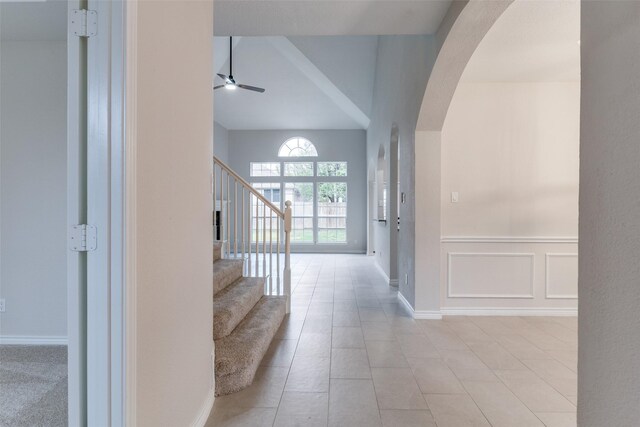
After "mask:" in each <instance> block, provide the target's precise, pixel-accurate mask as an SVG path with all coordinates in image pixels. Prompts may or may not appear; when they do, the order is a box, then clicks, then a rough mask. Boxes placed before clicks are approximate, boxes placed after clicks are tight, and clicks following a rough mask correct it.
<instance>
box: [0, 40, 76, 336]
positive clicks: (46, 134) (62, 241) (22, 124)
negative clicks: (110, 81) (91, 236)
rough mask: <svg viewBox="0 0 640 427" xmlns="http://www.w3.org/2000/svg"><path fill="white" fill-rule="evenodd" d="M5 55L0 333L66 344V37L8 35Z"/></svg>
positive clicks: (0, 104) (1, 73)
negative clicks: (27, 38) (15, 38)
mask: <svg viewBox="0 0 640 427" xmlns="http://www.w3.org/2000/svg"><path fill="white" fill-rule="evenodd" d="M0 54H1V57H0V64H1V67H2V68H1V69H0V77H1V81H0V94H1V98H0V110H1V114H2V117H1V119H0V120H1V122H2V123H1V127H0V129H1V133H0V141H1V146H0V159H1V162H2V164H1V166H0V171H1V176H0V209H1V212H0V228H1V229H0V234H1V235H2V247H1V248H0V298H4V299H5V300H6V311H5V312H4V313H0V336H1V337H2V341H5V342H8V343H41V344H42V343H50V344H65V343H66V339H67V264H66V254H67V236H66V228H67V227H66V224H67V220H66V215H67V207H66V200H67V160H66V159H67V96H66V94H67V43H66V41H3V42H2V44H1V47H0ZM34 313H37V315H34Z"/></svg>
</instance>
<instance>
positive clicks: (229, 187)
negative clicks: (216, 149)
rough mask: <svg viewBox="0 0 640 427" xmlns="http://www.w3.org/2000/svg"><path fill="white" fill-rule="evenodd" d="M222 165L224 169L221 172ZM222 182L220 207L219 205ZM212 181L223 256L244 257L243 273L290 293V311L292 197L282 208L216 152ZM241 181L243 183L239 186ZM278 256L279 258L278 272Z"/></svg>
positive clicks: (268, 291) (268, 288)
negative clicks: (282, 248) (282, 209)
mask: <svg viewBox="0 0 640 427" xmlns="http://www.w3.org/2000/svg"><path fill="white" fill-rule="evenodd" d="M218 168H219V169H220V170H219V175H218ZM218 180H219V181H218ZM225 181H226V183H225ZM218 183H219V190H220V195H219V196H220V199H219V200H220V207H219V208H218V207H217V201H218V193H217V191H218ZM211 184H212V192H213V200H214V217H213V218H214V221H215V224H216V229H215V235H216V236H217V237H216V238H217V239H219V240H221V241H222V242H223V250H222V256H223V257H224V256H225V253H226V256H227V257H233V258H235V259H238V258H241V259H244V261H245V262H244V267H243V271H244V273H243V274H246V275H247V277H264V278H265V282H264V287H265V289H264V292H265V295H271V296H284V297H286V313H290V312H291V234H292V219H293V218H292V215H293V209H292V203H291V201H290V200H286V201H285V203H284V205H285V208H284V211H281V210H280V209H279V208H278V207H277V206H275V205H274V204H273V203H272V202H271V201H270V200H268V199H267V198H266V197H265V196H264V195H263V194H262V193H260V191H259V190H258V189H256V188H254V187H253V186H252V185H251V184H249V183H248V182H247V181H246V180H245V179H243V178H242V177H241V176H240V175H238V174H237V173H236V172H235V171H233V170H232V169H231V168H230V167H229V166H227V165H226V164H225V163H224V162H223V161H221V160H220V159H219V158H217V157H216V156H213V176H212V182H211ZM238 184H240V185H239V186H238ZM238 187H240V193H238ZM245 191H246V193H245ZM254 208H255V209H254ZM274 217H275V218H274ZM274 219H275V227H274V224H273V220H274ZM281 221H282V224H281V223H280V222H281ZM281 225H282V228H281ZM238 231H239V233H238ZM274 231H275V236H274ZM281 232H283V234H284V254H283V255H284V270H282V269H281V264H280V257H281V252H280V251H281V245H280V242H281V240H282V234H281ZM274 238H275V250H276V252H275V254H274ZM238 239H239V240H238ZM245 245H246V246H245ZM274 256H275V258H276V259H275V274H274V260H273V258H274ZM252 265H253V267H254V268H252ZM260 267H262V268H260ZM281 277H282V278H283V279H284V280H283V281H281ZM274 285H275V287H274Z"/></svg>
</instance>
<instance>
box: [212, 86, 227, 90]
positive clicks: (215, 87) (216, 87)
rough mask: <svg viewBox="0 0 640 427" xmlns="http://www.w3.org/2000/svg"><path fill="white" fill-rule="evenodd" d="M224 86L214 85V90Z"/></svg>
mask: <svg viewBox="0 0 640 427" xmlns="http://www.w3.org/2000/svg"><path fill="white" fill-rule="evenodd" d="M223 87H224V85H218V86H214V87H213V90H216V89H220V88H223Z"/></svg>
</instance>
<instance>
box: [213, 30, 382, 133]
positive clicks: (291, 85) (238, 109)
mask: <svg viewBox="0 0 640 427" xmlns="http://www.w3.org/2000/svg"><path fill="white" fill-rule="evenodd" d="M214 44H215V46H214V49H215V54H214V60H215V70H216V71H217V72H221V73H223V74H228V67H229V61H228V58H229V39H228V38H227V37H216V38H215V43H214ZM377 48H378V38H377V37H375V36H345V37H292V38H286V37H234V50H233V68H234V69H233V75H234V78H235V79H236V81H237V82H238V83H244V84H249V85H252V86H260V87H264V88H265V89H266V92H265V93H263V94H259V93H255V92H250V91H244V90H235V91H232V92H231V91H227V90H225V89H219V90H217V91H216V92H215V120H216V121H217V122H218V123H220V124H221V125H222V126H224V127H225V128H227V129H235V130H239V129H366V128H367V126H368V124H369V115H370V113H371V102H372V96H373V84H374V80H375V68H376V67H375V65H376V58H377ZM221 83H222V81H221V80H220V79H218V78H216V84H221Z"/></svg>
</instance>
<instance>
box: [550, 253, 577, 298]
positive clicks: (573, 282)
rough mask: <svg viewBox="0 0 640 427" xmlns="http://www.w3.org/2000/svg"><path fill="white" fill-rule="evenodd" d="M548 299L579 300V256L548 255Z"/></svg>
mask: <svg viewBox="0 0 640 427" xmlns="http://www.w3.org/2000/svg"><path fill="white" fill-rule="evenodd" d="M545 258H546V274H545V295H546V297H547V298H557V299H576V298H578V254H554V253H547V254H546V257H545Z"/></svg>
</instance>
